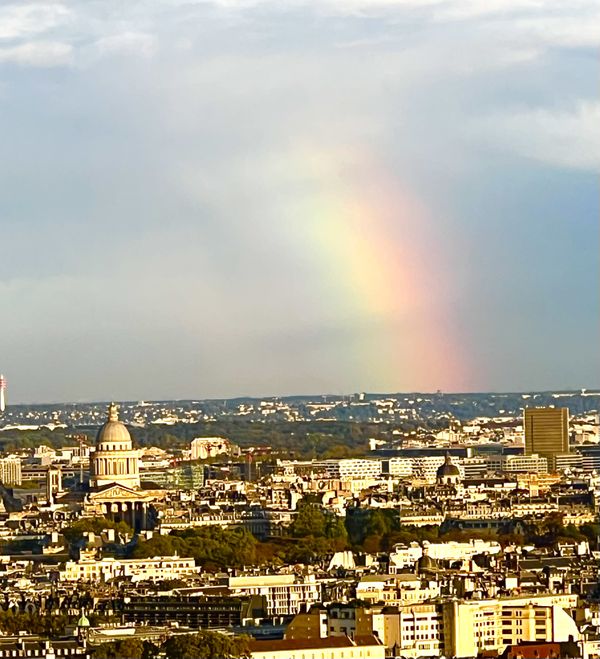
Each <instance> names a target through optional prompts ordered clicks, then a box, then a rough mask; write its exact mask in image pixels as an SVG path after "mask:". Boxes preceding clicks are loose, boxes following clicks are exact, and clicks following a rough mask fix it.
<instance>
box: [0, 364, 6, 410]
mask: <svg viewBox="0 0 600 659" xmlns="http://www.w3.org/2000/svg"><path fill="white" fill-rule="evenodd" d="M5 391H6V380H5V378H4V376H3V375H2V373H0V412H4V410H5V409H6V400H5V399H4V392H5Z"/></svg>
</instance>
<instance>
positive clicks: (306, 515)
mask: <svg viewBox="0 0 600 659" xmlns="http://www.w3.org/2000/svg"><path fill="white" fill-rule="evenodd" d="M326 528H327V517H326V516H325V512H324V511H323V510H322V509H321V508H319V507H318V506H315V505H312V504H307V503H302V504H300V506H299V507H298V512H297V514H296V517H295V518H294V521H293V522H292V525H291V527H290V532H291V534H292V535H293V536H294V537H295V538H306V537H308V536H310V535H312V536H313V537H315V538H318V537H321V536H324V535H325V530H326Z"/></svg>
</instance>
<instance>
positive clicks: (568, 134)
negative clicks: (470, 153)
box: [473, 101, 600, 171]
mask: <svg viewBox="0 0 600 659" xmlns="http://www.w3.org/2000/svg"><path fill="white" fill-rule="evenodd" d="M473 133H474V135H475V136H476V138H477V139H478V140H481V141H482V142H484V143H485V142H488V143H491V144H492V145H493V146H494V147H495V148H498V149H501V150H503V151H505V150H507V149H508V150H511V151H514V152H516V153H518V154H519V155H520V156H524V157H526V158H532V159H534V160H539V161H542V162H546V163H548V164H551V165H557V166H559V167H568V168H574V169H582V170H590V171H598V170H599V169H600V102H595V103H592V102H589V101H587V102H583V101H582V102H580V103H578V105H577V106H576V107H575V108H574V109H573V110H570V111H552V110H547V109H538V110H531V111H525V112H518V113H515V114H512V115H508V114H504V115H501V116H495V117H490V118H488V119H486V120H484V121H482V122H479V123H478V124H476V125H475V128H474V131H473Z"/></svg>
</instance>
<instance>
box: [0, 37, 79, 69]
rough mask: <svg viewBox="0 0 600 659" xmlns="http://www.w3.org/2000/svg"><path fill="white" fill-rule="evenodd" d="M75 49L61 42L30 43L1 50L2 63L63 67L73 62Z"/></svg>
mask: <svg viewBox="0 0 600 659" xmlns="http://www.w3.org/2000/svg"><path fill="white" fill-rule="evenodd" d="M72 51H73V47H72V46H71V45H70V44H67V43H62V42H59V41H30V42H27V43H23V44H20V45H18V46H11V47H9V48H0V63H13V64H20V65H22V66H35V67H52V66H63V65H65V64H69V63H70V61H71V55H72Z"/></svg>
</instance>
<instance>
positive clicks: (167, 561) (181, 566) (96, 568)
mask: <svg viewBox="0 0 600 659" xmlns="http://www.w3.org/2000/svg"><path fill="white" fill-rule="evenodd" d="M199 571H200V568H198V567H196V562H195V561H194V559H193V558H181V557H179V556H155V557H154V558H137V559H136V558H132V559H123V560H119V559H116V558H103V559H101V560H96V559H95V558H94V557H89V558H88V557H84V558H81V559H80V560H78V561H67V563H65V569H64V571H63V572H62V573H61V580H62V581H93V582H98V581H102V582H107V581H110V580H111V579H131V580H132V581H164V580H165V579H180V578H182V577H186V576H189V575H190V574H197V573H198V572H199Z"/></svg>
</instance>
